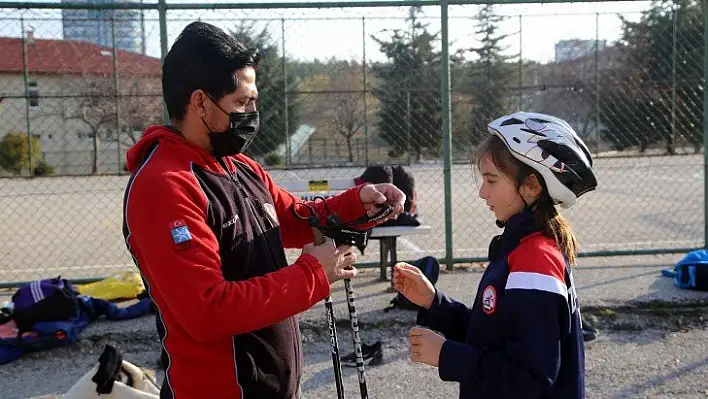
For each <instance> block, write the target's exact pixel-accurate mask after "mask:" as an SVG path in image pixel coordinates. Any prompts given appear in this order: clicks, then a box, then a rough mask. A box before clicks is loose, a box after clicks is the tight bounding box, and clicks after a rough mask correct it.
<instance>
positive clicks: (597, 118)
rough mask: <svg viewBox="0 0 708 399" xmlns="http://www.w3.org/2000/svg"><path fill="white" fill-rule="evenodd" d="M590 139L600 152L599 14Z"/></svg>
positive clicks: (596, 28) (598, 17)
mask: <svg viewBox="0 0 708 399" xmlns="http://www.w3.org/2000/svg"><path fill="white" fill-rule="evenodd" d="M586 134H587V132H586ZM592 137H594V138H595V139H594V140H592V142H593V143H595V144H594V147H595V151H596V152H597V151H600V145H599V143H600V13H595V131H594V132H593V134H592ZM590 151H592V148H591V149H590Z"/></svg>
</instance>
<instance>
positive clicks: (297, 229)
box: [239, 157, 374, 248]
mask: <svg viewBox="0 0 708 399" xmlns="http://www.w3.org/2000/svg"><path fill="white" fill-rule="evenodd" d="M239 160H241V161H243V162H245V163H247V164H248V166H249V167H251V168H252V169H253V170H255V171H256V173H258V174H259V175H260V176H261V178H262V179H263V182H264V183H265V184H266V187H268V191H270V195H271V196H272V197H273V201H274V202H275V203H274V204H273V206H274V207H275V210H276V212H277V214H278V220H279V221H280V231H281V233H282V236H283V244H284V246H285V247H286V248H302V247H303V246H304V245H306V244H308V243H311V242H312V241H313V240H314V237H313V235H312V230H311V229H310V225H309V224H308V223H307V221H305V220H302V219H298V218H296V217H295V215H294V214H293V212H292V207H293V205H294V204H295V203H296V202H298V201H300V199H299V198H298V197H296V196H294V195H293V194H291V193H289V192H288V191H286V190H285V189H283V188H281V187H279V186H278V185H277V184H276V183H275V182H274V181H273V179H272V178H271V177H270V175H269V174H268V172H266V171H265V170H263V168H262V167H261V166H260V165H258V164H257V163H256V162H254V161H252V160H250V159H248V158H246V157H242V158H239ZM362 186H363V185H359V186H356V187H352V188H350V189H349V190H346V191H344V192H342V193H340V194H338V195H336V196H333V197H329V198H327V199H326V200H325V201H324V202H323V201H308V202H307V204H309V205H310V206H312V207H313V208H314V209H315V212H316V213H317V214H318V216H319V220H320V223H322V225H324V223H325V221H326V219H327V216H328V215H329V213H328V211H329V212H332V213H337V214H338V215H339V217H340V220H341V221H342V222H343V223H346V222H351V221H354V220H357V219H359V218H360V217H362V216H364V215H365V214H366V210H365V209H364V205H363V204H362V203H361V199H360V198H359V191H360V190H361V187H362ZM325 203H326V207H325ZM373 226H374V224H373V223H367V224H362V225H358V226H356V228H358V229H361V230H366V229H369V228H371V227H373Z"/></svg>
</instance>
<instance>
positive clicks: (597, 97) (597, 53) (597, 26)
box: [593, 13, 600, 151]
mask: <svg viewBox="0 0 708 399" xmlns="http://www.w3.org/2000/svg"><path fill="white" fill-rule="evenodd" d="M593 136H594V137H595V140H593V143H599V142H600V141H599V140H600V13H595V131H594V132H593ZM597 150H598V147H597V144H596V145H595V151H597Z"/></svg>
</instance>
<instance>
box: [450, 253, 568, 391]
mask: <svg viewBox="0 0 708 399" xmlns="http://www.w3.org/2000/svg"><path fill="white" fill-rule="evenodd" d="M509 266H510V274H509V278H508V280H507V284H506V288H505V294H504V305H503V306H504V308H505V310H504V312H505V317H506V318H507V319H508V322H509V329H510V331H508V333H507V334H508V335H507V336H508V339H507V342H506V344H505V345H504V349H489V348H477V347H473V346H469V345H466V344H462V343H459V342H454V341H446V342H445V343H444V344H443V347H442V349H441V352H440V359H439V369H438V372H439V374H440V378H441V379H443V380H444V381H457V382H468V381H474V382H475V385H477V386H478V387H479V389H480V391H482V392H487V393H489V395H491V396H493V397H495V398H501V399H506V398H509V399H511V398H514V399H524V398H538V397H540V396H541V394H542V393H543V392H544V391H546V390H547V389H548V388H550V387H551V385H552V384H553V382H554V381H555V379H556V378H557V376H558V371H559V369H560V344H561V342H560V341H561V338H562V337H563V336H564V335H565V334H567V331H568V330H569V326H570V314H569V307H568V303H567V288H566V285H565V283H564V282H563V281H564V267H565V262H564V260H563V258H562V256H561V255H560V254H559V253H558V251H557V250H553V249H540V250H539V249H533V250H523V251H522V250H521V247H519V248H517V250H515V252H514V253H512V255H511V256H510V257H509Z"/></svg>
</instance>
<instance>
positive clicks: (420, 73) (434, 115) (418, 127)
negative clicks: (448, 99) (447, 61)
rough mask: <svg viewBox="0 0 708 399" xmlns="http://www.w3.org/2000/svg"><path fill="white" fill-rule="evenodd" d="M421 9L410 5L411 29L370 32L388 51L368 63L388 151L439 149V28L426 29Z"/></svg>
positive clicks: (409, 151)
mask: <svg viewBox="0 0 708 399" xmlns="http://www.w3.org/2000/svg"><path fill="white" fill-rule="evenodd" d="M421 15H422V10H421V8H420V7H411V8H410V10H409V14H408V18H407V19H406V21H407V22H408V24H409V26H410V29H409V30H405V31H402V30H400V29H395V30H393V33H392V35H391V37H390V39H389V40H388V41H386V40H383V39H380V38H377V37H375V36H373V35H372V38H373V39H374V41H376V43H377V44H378V45H379V47H380V50H381V52H382V53H383V54H384V55H386V57H388V62H385V63H379V64H374V65H373V66H372V71H373V72H374V75H375V76H376V78H377V81H378V84H377V87H376V88H375V89H374V90H373V94H374V95H375V96H376V98H377V99H378V100H379V103H380V107H379V110H378V117H379V121H378V128H379V134H380V135H381V138H382V139H383V140H385V141H386V142H387V143H388V144H389V145H390V146H391V150H390V152H389V155H390V156H393V157H398V156H401V155H402V154H403V153H405V152H408V153H409V154H413V155H415V156H416V157H418V158H419V157H420V155H421V154H422V152H423V150H426V149H427V150H429V151H432V152H433V153H434V154H439V153H440V150H441V148H440V147H441V143H442V131H441V129H440V126H441V124H442V122H441V116H442V115H441V114H442V104H441V96H440V53H439V52H438V51H436V50H435V48H434V46H435V43H436V42H437V41H438V40H439V38H438V35H439V33H430V32H429V31H428V29H427V26H428V25H427V24H423V23H422V22H421V21H420V18H419V17H420V16H421Z"/></svg>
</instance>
